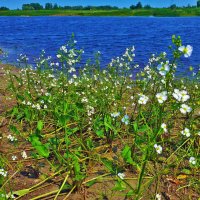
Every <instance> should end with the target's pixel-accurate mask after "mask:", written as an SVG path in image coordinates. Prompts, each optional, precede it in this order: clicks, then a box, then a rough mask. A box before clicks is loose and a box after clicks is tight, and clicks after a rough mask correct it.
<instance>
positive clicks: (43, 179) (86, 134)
mask: <svg viewBox="0 0 200 200" xmlns="http://www.w3.org/2000/svg"><path fill="white" fill-rule="evenodd" d="M172 42H173V44H172V46H170V50H171V55H167V54H166V53H165V52H161V53H160V55H152V57H151V58H150V59H149V61H148V64H147V65H146V67H145V68H144V69H140V70H139V72H138V68H139V66H138V65H135V64H134V57H135V54H134V51H135V49H134V47H130V48H127V49H126V50H125V53H124V54H123V55H122V56H121V57H117V58H115V59H112V61H111V62H110V64H109V65H108V66H107V67H106V68H104V69H101V64H100V59H99V57H100V52H98V53H97V54H96V57H95V60H94V61H93V62H92V61H88V62H87V63H86V64H85V65H81V64H80V60H81V57H82V54H83V53H84V52H83V50H79V49H77V48H76V41H75V40H74V39H73V38H72V39H71V40H70V42H69V43H68V44H67V45H64V46H62V47H61V48H60V49H59V50H58V53H57V55H56V56H55V57H53V58H52V57H49V56H46V55H45V52H44V51H43V52H42V54H41V56H40V58H38V59H37V60H36V65H35V66H32V65H29V64H28V62H29V59H28V58H27V56H26V55H20V58H19V60H18V61H19V63H20V65H19V67H20V68H19V70H18V73H12V71H10V70H7V71H6V74H7V79H8V89H7V90H5V91H6V92H7V93H9V94H10V96H9V98H11V99H13V100H15V105H14V106H12V107H11V108H10V109H9V110H7V112H5V117H6V118H7V119H8V124H7V128H8V131H7V132H6V131H5V129H4V132H3V134H2V136H1V139H0V142H1V140H3V142H2V144H5V141H7V143H9V144H10V147H9V148H11V146H13V149H12V151H11V152H10V153H3V154H0V195H1V197H2V198H3V199H7V198H13V197H17V199H21V198H22V197H23V196H25V197H26V198H25V199H32V198H30V196H26V195H30V194H32V193H34V191H36V190H38V191H41V192H43V193H40V194H37V195H36V196H37V197H36V196H34V198H33V199H35V200H36V199H43V198H44V199H47V198H48V199H55V200H56V199H58V198H59V196H60V195H61V196H62V195H65V197H64V198H62V199H67V198H68V197H69V196H70V195H74V194H75V193H76V192H77V193H80V194H81V191H87V190H89V188H93V187H94V189H93V193H94V194H95V195H94V196H95V198H94V196H93V198H91V199H96V198H98V199H124V198H125V199H134V200H139V199H141V198H144V199H157V200H160V199H161V198H163V197H165V199H169V196H168V192H169V191H167V189H166V184H168V185H169V180H170V181H173V182H174V183H175V185H173V188H174V187H176V189H175V191H174V194H173V195H176V194H178V193H179V192H180V191H188V192H187V193H184V199H193V200H196V199H197V198H196V197H197V196H198V192H199V190H198V189H199V188H198V186H199V177H198V172H199V166H200V160H199V150H200V149H199V136H200V127H199V124H200V117H199V116H200V112H199V111H200V110H199V109H200V106H199V105H200V101H199V100H200V90H199V87H200V83H199V79H200V69H195V71H192V70H193V69H192V68H191V69H190V70H191V76H192V79H191V80H187V79H186V78H183V79H180V78H178V77H176V71H177V68H178V67H179V61H180V58H181V57H183V56H184V57H185V58H187V57H189V56H191V55H192V50H193V49H192V47H191V46H190V45H187V46H184V45H183V44H182V41H181V39H180V37H175V36H173V37H172ZM80 66H81V67H80ZM9 98H8V99H9ZM8 99H7V101H8ZM33 162H35V163H40V168H39V169H41V167H42V166H43V167H44V166H49V167H48V168H47V169H48V171H45V173H42V172H40V176H39V172H38V173H36V172H37V171H36V170H35V169H34V168H33V167H32V168H30V166H33V165H34V163H33ZM41 162H42V163H43V164H41ZM24 165H25V166H27V165H28V166H29V168H28V169H27V170H29V171H28V172H26V171H25V172H24V171H22V168H23V167H24ZM38 165H39V164H38ZM30 169H31V171H30ZM34 170H35V171H34ZM19 172H21V174H23V175H24V174H25V175H26V176H32V174H34V176H36V177H37V178H38V179H39V181H40V182H37V184H35V183H33V185H32V186H31V187H30V188H27V187H25V186H23V187H21V188H18V190H16V188H15V187H16V185H15V184H13V179H14V178H15V177H17V176H18V177H19V175H18V174H19ZM20 181H21V180H20ZM106 182H108V183H109V184H108V185H106ZM49 184H55V185H56V186H55V188H54V190H50V191H49V192H48V191H46V189H45V190H41V189H42V188H44V187H47V186H48V185H49ZM102 185H103V186H105V185H106V188H104V189H103V190H102V189H101V187H102ZM100 186H101V187H100ZM24 187H25V188H24ZM84 195H85V196H84V197H85V199H87V198H88V199H89V197H88V196H87V192H85V193H84ZM171 195H172V194H171ZM82 197H83V196H82ZM170 198H171V197H170ZM72 199H77V198H76V197H73V198H72ZM173 199H177V198H173Z"/></svg>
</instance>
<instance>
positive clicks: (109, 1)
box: [0, 0, 197, 9]
mask: <svg viewBox="0 0 200 200" xmlns="http://www.w3.org/2000/svg"><path fill="white" fill-rule="evenodd" d="M138 1H139V0H0V7H1V6H6V7H9V8H11V9H15V8H21V6H22V4H24V3H33V2H34V3H35V2H38V3H41V4H43V5H44V4H45V3H47V2H51V3H57V4H58V5H71V6H73V5H83V6H87V5H113V6H118V7H129V6H130V5H132V4H136V3H137V2H138ZM140 1H141V2H142V4H143V5H145V4H150V5H151V6H154V7H166V6H169V5H171V4H176V5H178V6H183V5H185V6H186V5H188V4H190V5H196V2H197V0H140Z"/></svg>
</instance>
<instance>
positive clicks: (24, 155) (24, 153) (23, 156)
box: [21, 151, 28, 159]
mask: <svg viewBox="0 0 200 200" xmlns="http://www.w3.org/2000/svg"><path fill="white" fill-rule="evenodd" d="M21 155H22V158H24V159H27V158H28V156H27V154H26V151H22V153H21Z"/></svg>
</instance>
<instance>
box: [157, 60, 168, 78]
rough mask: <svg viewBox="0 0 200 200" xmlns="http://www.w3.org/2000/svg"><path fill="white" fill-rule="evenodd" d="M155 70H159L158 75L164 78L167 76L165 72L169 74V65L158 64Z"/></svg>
mask: <svg viewBox="0 0 200 200" xmlns="http://www.w3.org/2000/svg"><path fill="white" fill-rule="evenodd" d="M157 69H158V70H159V74H160V75H161V76H165V75H166V74H167V72H169V70H170V68H169V65H168V64H167V63H162V64H159V65H158V66H157Z"/></svg>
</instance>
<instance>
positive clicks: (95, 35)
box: [0, 17, 200, 71]
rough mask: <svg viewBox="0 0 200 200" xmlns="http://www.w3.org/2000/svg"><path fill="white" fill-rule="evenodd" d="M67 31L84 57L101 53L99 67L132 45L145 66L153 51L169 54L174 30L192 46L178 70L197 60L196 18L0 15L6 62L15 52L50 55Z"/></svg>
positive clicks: (199, 47) (199, 61)
mask: <svg viewBox="0 0 200 200" xmlns="http://www.w3.org/2000/svg"><path fill="white" fill-rule="evenodd" d="M72 33H74V34H75V39H76V40H77V41H78V43H77V45H78V47H80V48H83V49H84V51H85V54H84V59H88V58H93V55H94V53H95V52H97V51H101V53H102V56H101V63H102V66H105V65H106V64H108V63H109V62H110V60H111V58H113V57H116V56H120V55H121V54H122V53H123V52H124V51H125V49H126V47H130V46H133V45H134V46H135V48H136V51H135V54H136V58H135V62H136V63H138V64H140V65H142V66H144V65H145V64H146V63H147V61H148V58H149V57H150V55H151V54H152V53H159V52H161V51H167V52H168V45H170V43H171V36H172V35H173V34H176V35H180V36H181V37H182V39H183V41H184V44H190V45H192V46H193V48H194V51H193V54H192V57H190V58H188V59H182V61H181V68H180V71H183V70H185V69H186V68H188V67H189V66H190V65H192V66H194V67H196V68H197V67H198V65H199V64H200V56H199V55H200V18H199V17H178V18H176V17H165V18H160V17H159V18H157V17H0V48H2V49H3V50H5V51H7V52H8V53H9V58H8V62H10V63H15V62H16V59H17V57H18V55H19V54H20V53H24V54H26V55H28V56H29V57H30V59H31V60H33V58H36V57H38V56H39V55H40V52H41V50H42V49H45V50H46V53H47V54H48V55H54V54H55V53H56V51H57V50H58V48H59V47H60V46H61V45H62V44H65V43H66V41H68V40H69V38H70V36H71V34H72Z"/></svg>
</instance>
